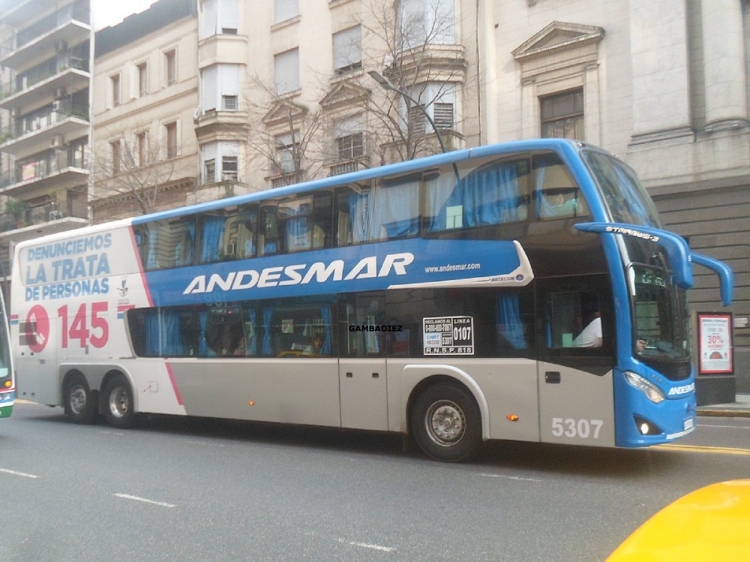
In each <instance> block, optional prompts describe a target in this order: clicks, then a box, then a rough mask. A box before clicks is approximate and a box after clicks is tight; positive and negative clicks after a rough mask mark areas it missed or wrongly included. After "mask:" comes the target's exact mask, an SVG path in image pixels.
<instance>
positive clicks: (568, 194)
mask: <svg viewBox="0 0 750 562" xmlns="http://www.w3.org/2000/svg"><path fill="white" fill-rule="evenodd" d="M534 171H535V172H536V184H535V188H534V199H535V201H536V209H537V218H540V219H550V218H560V217H563V218H567V217H579V216H583V215H588V214H589V208H588V205H586V200H585V199H584V198H583V194H582V193H581V190H580V189H578V185H577V184H576V182H575V180H574V179H573V176H572V175H571V174H570V172H569V171H568V169H567V168H566V167H565V165H564V164H563V163H562V162H561V161H560V159H559V158H558V157H557V156H553V155H544V156H540V157H537V158H536V159H535V160H534Z"/></svg>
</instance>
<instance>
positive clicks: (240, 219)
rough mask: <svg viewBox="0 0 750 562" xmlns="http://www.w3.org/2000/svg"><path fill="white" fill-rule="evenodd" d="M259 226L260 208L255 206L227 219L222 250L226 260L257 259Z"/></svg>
mask: <svg viewBox="0 0 750 562" xmlns="http://www.w3.org/2000/svg"><path fill="white" fill-rule="evenodd" d="M257 225H258V208H257V207H256V206H254V205H253V206H251V207H247V208H245V209H241V210H240V211H239V212H238V213H237V214H235V215H232V216H230V217H229V218H228V219H227V221H226V228H225V234H224V241H223V250H222V251H223V255H224V257H225V259H244V258H252V257H255V249H256V244H255V236H256V228H257Z"/></svg>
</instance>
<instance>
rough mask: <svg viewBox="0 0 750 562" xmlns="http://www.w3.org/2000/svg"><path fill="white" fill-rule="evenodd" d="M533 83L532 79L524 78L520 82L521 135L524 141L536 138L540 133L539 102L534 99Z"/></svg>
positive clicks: (534, 88)
mask: <svg viewBox="0 0 750 562" xmlns="http://www.w3.org/2000/svg"><path fill="white" fill-rule="evenodd" d="M534 82H535V80H534V78H526V79H524V80H523V81H522V82H521V120H522V129H521V135H522V138H524V139H533V138H536V137H538V136H539V135H540V133H541V127H542V124H541V122H540V119H541V117H540V115H539V100H538V99H536V87H535V85H534Z"/></svg>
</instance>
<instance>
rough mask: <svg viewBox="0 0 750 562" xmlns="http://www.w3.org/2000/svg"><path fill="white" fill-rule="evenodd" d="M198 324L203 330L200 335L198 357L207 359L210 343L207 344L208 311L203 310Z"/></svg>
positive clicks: (199, 315)
mask: <svg viewBox="0 0 750 562" xmlns="http://www.w3.org/2000/svg"><path fill="white" fill-rule="evenodd" d="M198 322H199V324H200V328H201V330H200V333H199V334H198V357H206V356H207V355H208V343H207V342H206V328H208V311H207V310H202V311H201V312H200V313H199V314H198Z"/></svg>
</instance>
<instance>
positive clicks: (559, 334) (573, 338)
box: [544, 292, 603, 349]
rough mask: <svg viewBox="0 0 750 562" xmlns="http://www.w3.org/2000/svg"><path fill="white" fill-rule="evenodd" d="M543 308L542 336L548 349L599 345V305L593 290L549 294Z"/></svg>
mask: <svg viewBox="0 0 750 562" xmlns="http://www.w3.org/2000/svg"><path fill="white" fill-rule="evenodd" d="M544 311H545V332H544V337H545V342H546V346H547V348H548V349H551V348H572V347H580V348H586V347H588V348H601V347H602V344H603V338H602V321H601V309H600V303H599V297H598V295H597V294H596V293H594V292H566V293H553V294H550V295H548V296H547V301H546V303H545V309H544Z"/></svg>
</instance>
